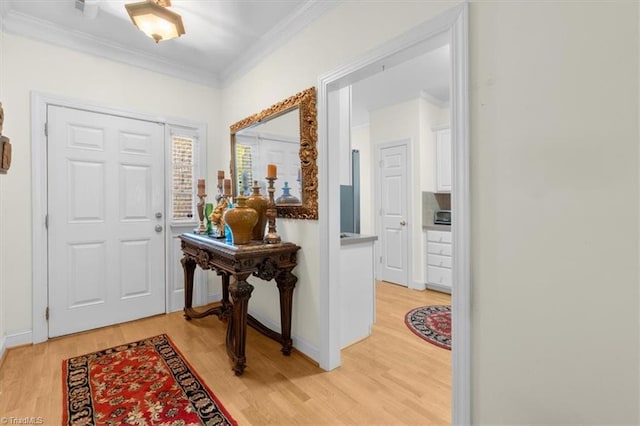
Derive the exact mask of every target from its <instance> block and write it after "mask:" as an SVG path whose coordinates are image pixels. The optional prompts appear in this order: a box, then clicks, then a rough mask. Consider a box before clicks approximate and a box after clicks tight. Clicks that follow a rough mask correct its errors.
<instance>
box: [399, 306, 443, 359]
mask: <svg viewBox="0 0 640 426" xmlns="http://www.w3.org/2000/svg"><path fill="white" fill-rule="evenodd" d="M404 323H405V324H406V325H407V327H409V329H410V330H411V331H413V332H414V333H415V334H416V335H418V336H420V337H422V338H423V339H424V340H426V341H427V342H429V343H433V344H434V345H436V346H440V347H441V348H444V349H449V350H451V306H449V305H432V306H423V307H421V308H415V309H412V310H411V311H409V312H407V315H405V318H404Z"/></svg>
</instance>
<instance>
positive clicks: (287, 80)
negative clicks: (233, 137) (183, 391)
mask: <svg viewBox="0 0 640 426" xmlns="http://www.w3.org/2000/svg"><path fill="white" fill-rule="evenodd" d="M450 4H453V3H449V4H447V3H446V2H443V3H431V2H407V3H402V8H398V7H397V5H396V4H393V3H390V2H389V3H386V2H379V3H361V2H344V3H342V4H340V5H339V6H338V7H336V8H335V9H332V10H331V11H330V12H329V13H327V14H326V15H325V16H323V17H321V18H320V19H318V20H317V21H316V22H314V23H313V24H312V25H311V26H310V27H308V28H307V29H305V30H304V31H302V32H301V33H299V34H298V35H297V36H296V37H295V38H294V39H293V40H291V41H289V42H288V43H287V44H285V45H284V46H283V47H281V48H280V49H277V50H276V51H275V52H274V53H273V54H271V55H270V56H269V57H267V58H266V59H265V60H263V61H262V62H261V63H260V64H258V66H257V67H256V68H254V69H253V70H251V71H250V72H249V73H247V74H246V75H243V76H241V77H239V78H238V79H237V80H236V81H234V82H233V83H231V84H230V85H229V86H228V87H226V88H225V89H224V90H223V92H222V94H223V104H224V109H223V112H222V114H223V116H222V119H223V123H224V124H225V125H231V124H233V123H234V122H236V121H238V120H241V119H242V118H244V117H246V116H249V115H251V114H254V113H256V112H258V111H260V110H262V109H264V108H266V107H268V106H270V105H272V104H274V103H276V102H278V101H280V100H282V99H285V98H287V97H289V96H291V95H293V94H294V93H297V92H299V91H301V90H304V89H306V88H308V87H310V86H315V85H316V84H317V80H318V77H319V76H320V75H322V74H325V73H327V72H329V71H331V70H333V69H335V68H336V67H337V66H339V65H342V64H344V63H346V62H348V61H351V60H353V59H354V57H356V56H358V55H362V54H363V53H364V52H366V51H367V50H370V49H373V48H375V47H376V46H378V45H380V44H381V43H383V42H384V41H387V40H389V39H390V38H393V37H395V36H397V35H400V34H402V33H404V32H405V31H407V30H408V29H409V28H411V27H413V26H415V25H418V24H419V23H421V22H423V21H424V20H425V19H428V18H429V17H430V16H435V15H436V14H438V13H439V12H441V11H443V10H445V9H446V8H447V7H448V6H450ZM354 23H358V36H357V37H354V36H353V30H354ZM224 138H226V139H227V140H228V138H229V135H228V130H226V131H223V132H222V133H221V134H220V139H224ZM324 154H326V153H319V155H324ZM227 159H228V158H227ZM324 184H325V182H322V181H320V182H319V185H324ZM277 226H278V233H279V234H280V235H281V236H282V237H283V238H284V239H285V240H290V241H293V242H297V243H298V244H301V245H302V250H301V251H300V252H299V254H298V266H297V267H296V269H295V270H294V273H295V274H296V275H297V276H298V278H299V281H298V285H297V287H296V290H295V294H294V302H293V311H294V312H293V326H292V328H293V330H292V334H293V337H294V346H295V345H296V344H297V347H298V348H299V349H301V350H303V351H305V352H306V353H307V354H308V355H310V356H312V357H316V356H317V350H318V348H319V342H320V330H319V327H320V323H319V315H320V314H319V312H320V308H319V303H320V286H321V285H322V284H321V283H320V270H319V268H320V264H319V251H318V247H319V241H320V232H321V231H320V229H319V227H318V222H317V221H299V220H291V219H290V220H283V219H279V220H278V222H277ZM261 284H262V283H259V284H258V285H256V286H255V287H256V288H255V290H254V291H253V296H252V298H251V306H250V310H251V312H252V314H254V315H256V316H257V317H258V318H261V319H266V320H267V321H269V322H272V323H278V324H279V322H280V320H279V314H278V310H277V309H278V308H277V307H278V298H277V295H278V293H277V290H276V289H275V286H274V285H273V284H270V283H269V284H265V285H261ZM316 359H317V358H316Z"/></svg>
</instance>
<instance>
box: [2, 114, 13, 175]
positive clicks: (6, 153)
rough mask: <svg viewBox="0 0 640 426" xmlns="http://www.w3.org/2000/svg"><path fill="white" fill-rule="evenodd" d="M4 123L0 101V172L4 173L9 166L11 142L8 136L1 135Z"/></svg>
mask: <svg viewBox="0 0 640 426" xmlns="http://www.w3.org/2000/svg"><path fill="white" fill-rule="evenodd" d="M3 124H4V109H3V108H2V102H0V172H1V173H6V172H7V170H9V167H11V143H9V138H8V137H6V136H2V126H3Z"/></svg>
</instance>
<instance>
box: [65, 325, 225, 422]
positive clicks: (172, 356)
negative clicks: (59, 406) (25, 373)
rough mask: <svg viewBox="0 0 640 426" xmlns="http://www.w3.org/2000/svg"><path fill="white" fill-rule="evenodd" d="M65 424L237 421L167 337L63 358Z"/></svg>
mask: <svg viewBox="0 0 640 426" xmlns="http://www.w3.org/2000/svg"><path fill="white" fill-rule="evenodd" d="M62 380H63V383H62V389H63V403H64V407H63V414H62V417H63V419H62V420H63V422H62V423H63V424H64V425H83V426H84V425H109V426H115V425H123V424H131V425H138V426H142V425H163V426H173V425H185V426H190V425H207V426H208V425H237V422H236V421H235V420H234V419H233V418H232V417H231V416H230V415H229V413H228V412H227V410H226V409H225V408H224V407H223V406H222V404H221V403H220V401H219V400H218V398H216V396H215V395H214V394H213V392H211V390H210V389H209V388H208V387H207V385H206V384H205V383H204V382H203V381H202V379H201V378H200V377H199V376H198V374H197V373H196V372H195V370H194V369H193V367H191V365H189V363H188V362H187V361H186V360H185V359H184V358H183V356H182V354H181V353H180V351H178V349H177V348H176V347H175V345H174V344H173V342H172V341H171V340H170V339H169V337H168V336H166V335H164V334H162V335H160V336H156V337H151V338H148V339H144V340H141V341H139V342H133V343H128V344H125V345H121V346H116V347H113V348H109V349H105V350H102V351H98V352H94V353H92V354H87V355H82V356H78V357H75V358H70V359H67V360H65V361H63V362H62Z"/></svg>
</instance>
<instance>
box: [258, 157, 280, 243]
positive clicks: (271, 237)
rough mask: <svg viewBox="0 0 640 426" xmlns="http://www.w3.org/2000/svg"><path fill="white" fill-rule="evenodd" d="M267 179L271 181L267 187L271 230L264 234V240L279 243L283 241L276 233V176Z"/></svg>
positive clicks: (268, 215)
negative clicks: (274, 183)
mask: <svg viewBox="0 0 640 426" xmlns="http://www.w3.org/2000/svg"><path fill="white" fill-rule="evenodd" d="M274 167H275V166H274ZM267 180H268V181H269V186H268V187H267V192H268V193H269V204H267V221H268V223H269V231H268V232H267V234H266V235H265V236H264V240H263V241H264V242H265V243H267V244H277V243H279V242H280V241H282V239H281V238H280V236H279V235H278V234H277V233H276V216H277V215H278V210H276V202H275V201H274V199H273V193H274V192H276V189H275V188H274V186H273V182H274V181H275V180H276V178H275V177H270V176H267Z"/></svg>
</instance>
